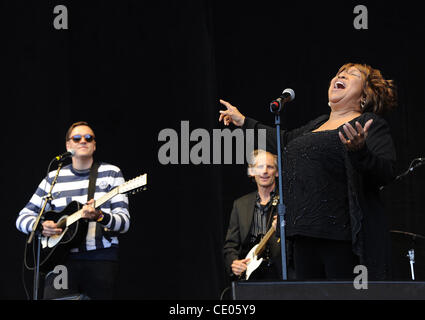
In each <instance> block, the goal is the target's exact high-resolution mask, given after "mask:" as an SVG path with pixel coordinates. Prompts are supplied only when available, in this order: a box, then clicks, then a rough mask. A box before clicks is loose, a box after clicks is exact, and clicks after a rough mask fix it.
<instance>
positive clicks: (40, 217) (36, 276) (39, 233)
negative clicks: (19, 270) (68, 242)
mask: <svg viewBox="0 0 425 320" xmlns="http://www.w3.org/2000/svg"><path fill="white" fill-rule="evenodd" d="M54 160H56V158H55V159H53V160H52V161H51V162H50V164H49V168H48V170H47V171H48V172H49V169H50V166H51V165H52V162H53V161H54ZM62 165H63V162H62V161H60V162H59V165H58V169H57V170H56V175H55V178H54V179H53V181H52V184H51V185H50V190H49V193H48V194H47V195H45V196H44V197H43V198H44V200H45V201H44V204H43V206H42V208H41V210H40V213H39V214H38V216H37V219H36V220H35V222H34V226H33V228H32V231H31V234H30V235H29V237H28V241H27V245H29V244H31V242H32V240H33V238H34V235H36V236H37V244H36V245H37V254H36V261H35V266H34V282H33V283H34V285H33V300H38V291H39V284H40V250H41V236H42V231H41V230H42V227H41V226H40V225H41V224H40V221H42V220H43V214H44V211H45V209H46V206H47V203H50V202H51V201H52V200H53V197H52V190H53V187H54V186H55V184H56V180H57V178H58V175H59V171H60V170H61V168H62ZM48 176H49V175H48V174H47V177H46V179H47V178H48Z"/></svg>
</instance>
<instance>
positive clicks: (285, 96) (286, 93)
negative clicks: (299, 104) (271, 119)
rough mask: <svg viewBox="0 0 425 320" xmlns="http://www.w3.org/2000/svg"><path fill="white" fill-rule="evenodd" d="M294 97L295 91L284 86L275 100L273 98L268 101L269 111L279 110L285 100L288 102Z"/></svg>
mask: <svg viewBox="0 0 425 320" xmlns="http://www.w3.org/2000/svg"><path fill="white" fill-rule="evenodd" d="M294 99H295V92H294V90H292V89H290V88H286V89H285V90H283V92H282V94H281V95H280V97H279V98H277V99H276V100H273V101H272V102H271V103H270V111H271V112H280V110H281V109H282V106H283V104H285V103H286V102H290V101H292V100H294Z"/></svg>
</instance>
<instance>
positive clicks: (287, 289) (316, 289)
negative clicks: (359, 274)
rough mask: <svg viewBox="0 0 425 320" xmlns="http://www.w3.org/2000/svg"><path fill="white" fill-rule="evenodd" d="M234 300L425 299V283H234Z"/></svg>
mask: <svg viewBox="0 0 425 320" xmlns="http://www.w3.org/2000/svg"><path fill="white" fill-rule="evenodd" d="M232 298H233V300H425V282H422V281H369V282H368V283H367V289H356V288H355V287H354V284H353V282H352V281H280V282H255V281H252V282H248V281H235V282H232Z"/></svg>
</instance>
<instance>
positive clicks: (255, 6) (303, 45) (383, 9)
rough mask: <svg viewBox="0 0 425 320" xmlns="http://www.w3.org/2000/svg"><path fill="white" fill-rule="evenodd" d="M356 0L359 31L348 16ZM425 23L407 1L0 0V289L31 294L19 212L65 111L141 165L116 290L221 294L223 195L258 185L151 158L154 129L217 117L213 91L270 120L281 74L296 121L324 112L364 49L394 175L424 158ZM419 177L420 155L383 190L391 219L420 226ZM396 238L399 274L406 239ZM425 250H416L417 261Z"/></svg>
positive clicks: (59, 138) (60, 131) (117, 156)
mask: <svg viewBox="0 0 425 320" xmlns="http://www.w3.org/2000/svg"><path fill="white" fill-rule="evenodd" d="M359 4H361V5H365V6H366V7H367V9H368V29H367V30H357V29H355V28H354V25H353V21H354V19H355V17H356V16H357V15H358V14H355V13H353V10H354V7H355V6H356V5H359ZM56 5H65V6H66V7H67V9H68V23H69V29H68V30H56V29H55V28H54V27H53V20H54V18H55V17H56V16H57V14H54V13H53V9H54V7H55V6H56ZM424 26H425V22H424V20H423V17H422V11H421V10H420V9H419V7H417V3H416V2H411V3H409V2H406V1H404V2H400V3H399V4H397V5H390V4H388V2H373V3H372V2H369V1H361V2H356V1H354V2H345V1H344V2H342V1H339V2H335V3H330V2H326V3H324V2H320V3H318V4H315V5H313V4H310V3H304V2H302V1H279V2H277V1H274V2H261V3H260V2H258V1H255V2H248V3H247V2H242V1H240V2H239V1H217V2H213V1H206V0H204V1H202V0H199V1H124V0H120V1H100V0H99V1H65V0H61V1H4V0H3V1H1V2H0V34H1V53H0V58H1V60H0V61H1V62H0V70H1V71H0V74H1V79H2V85H1V88H0V90H1V95H0V105H1V110H2V128H3V129H2V134H1V146H2V156H1V159H2V167H1V175H2V177H1V186H2V190H1V191H2V203H3V209H2V239H3V241H2V242H3V250H2V257H1V260H2V263H1V277H0V298H1V299H26V295H25V292H24V290H23V286H22V281H21V270H22V257H23V249H24V243H25V236H24V235H23V234H21V233H19V232H18V231H17V229H16V227H15V220H16V217H17V214H18V212H19V210H21V208H23V207H24V206H25V204H26V202H27V201H28V200H29V198H30V197H31V195H32V193H33V192H34V191H35V189H36V187H37V185H38V183H39V182H40V181H41V179H42V178H43V177H44V175H45V171H46V169H47V165H48V163H49V161H50V160H51V159H52V158H53V157H54V156H55V155H57V154H59V153H62V152H63V151H64V149H65V148H64V136H65V132H66V130H67V128H68V127H69V125H70V124H71V123H72V122H75V121H80V120H85V121H88V122H89V123H90V124H91V125H92V127H93V129H94V131H95V133H96V136H97V148H98V150H97V152H96V159H98V160H103V161H106V162H109V163H112V164H115V165H117V166H119V167H120V168H121V169H122V171H123V173H124V175H125V178H126V179H130V178H133V177H135V176H137V175H139V174H141V173H145V172H146V173H148V184H149V188H148V190H147V191H145V192H143V193H138V194H136V195H134V196H131V197H130V210H131V211H130V213H131V216H132V220H131V227H130V230H129V232H128V233H127V234H125V235H123V236H122V237H121V251H120V258H121V260H120V261H121V263H120V264H121V269H120V271H121V272H120V278H119V280H120V281H119V290H118V291H119V292H118V297H119V298H120V299H218V298H219V296H220V293H221V291H222V290H223V289H224V288H225V287H226V286H227V285H228V283H227V279H226V277H225V275H224V271H223V260H222V252H221V249H222V245H223V240H224V235H225V230H226V228H227V224H228V219H229V215H230V211H231V208H232V202H233V200H234V199H235V198H237V197H239V196H241V195H243V194H245V193H247V192H249V191H251V190H253V189H254V187H255V186H254V185H253V184H252V183H251V182H250V181H249V179H248V178H247V177H246V166H245V165H240V164H239V165H237V164H233V165H229V164H226V165H225V164H222V165H218V164H216V165H212V164H200V165H194V164H173V165H171V164H169V165H162V164H160V162H159V161H158V151H159V148H160V147H161V146H162V145H163V144H164V142H161V141H158V134H159V132H160V131H161V130H163V129H165V128H171V129H174V130H176V132H177V133H178V134H179V137H181V134H180V127H181V121H189V125H190V130H191V132H192V131H193V130H194V129H196V128H204V129H206V130H208V132H212V130H213V129H222V128H223V126H222V124H220V123H218V121H217V120H218V116H219V113H218V111H219V110H220V109H223V108H222V107H221V106H220V105H219V103H218V99H219V98H223V99H225V100H228V101H230V102H232V103H233V104H234V105H236V106H238V107H239V109H240V110H241V112H243V113H244V114H245V115H248V116H251V117H253V118H256V119H258V120H261V121H263V122H265V123H268V124H270V125H272V124H273V121H274V118H273V115H272V114H271V113H270V112H269V111H268V104H269V102H270V101H271V100H272V99H273V98H276V97H278V96H279V94H280V92H281V91H282V90H283V89H284V88H287V87H291V88H293V89H294V90H295V92H296V99H295V101H294V102H292V103H291V104H288V106H287V108H285V110H284V111H283V112H282V119H283V126H284V127H286V128H295V127H297V126H299V125H301V124H303V123H305V122H307V121H308V120H311V119H313V118H315V117H316V116H318V115H320V114H323V113H326V112H328V106H327V87H328V83H329V81H330V79H331V78H332V77H333V75H334V74H335V73H336V72H337V70H338V68H339V67H340V66H341V65H342V64H344V63H346V62H349V61H354V62H365V63H368V64H371V65H372V66H374V67H376V68H378V69H381V70H382V72H383V74H384V76H385V77H387V78H391V79H395V80H396V81H397V83H398V87H399V101H400V105H399V108H398V110H397V111H395V112H394V113H393V114H392V115H390V116H389V117H388V121H389V123H390V125H391V128H392V133H393V138H394V143H395V145H396V149H397V154H398V164H397V170H398V172H399V173H401V172H402V171H403V170H405V169H407V167H408V165H409V163H410V161H411V160H412V159H413V158H416V157H423V156H425V150H424V149H425V142H424V139H423V137H424V134H423V121H424V119H425V111H424V110H425V108H424V106H425V101H424V100H425V99H424V97H425V96H424V93H423V88H424V86H425V83H424V74H425V70H424V66H425V64H424V60H423V57H424V56H425V46H424V40H423V37H424ZM194 143H195V142H191V146H192V145H193V144H194ZM211 158H212V155H211ZM424 177H425V171H424V168H423V167H422V168H419V169H417V170H415V171H414V172H413V173H412V174H411V175H409V176H408V177H407V178H405V179H404V180H402V181H399V182H397V183H394V184H392V185H390V186H388V187H387V188H386V189H384V190H383V191H382V196H383V200H384V201H385V203H386V206H387V208H388V216H389V218H390V227H391V229H393V230H402V231H407V232H413V233H417V234H422V235H424V234H425V212H424V209H423V208H424V204H425V200H424V196H423V195H424V191H423V190H424V187H425V181H424ZM394 241H395V242H396V243H395V245H394V247H397V248H398V249H397V250H395V251H397V252H396V254H395V256H396V257H397V259H396V260H397V261H396V262H395V264H397V266H398V268H404V272H405V274H404V276H408V261H407V258H405V257H404V256H403V255H405V253H406V252H404V251H402V250H404V249H405V246H403V245H402V244H400V243H401V241H403V240H402V239H395V240H394ZM399 249H400V250H399ZM399 251H400V252H399ZM423 259H425V254H423V253H422V251H420V252H419V251H418V255H417V266H418V267H420V265H421V264H422V265H423V264H424V261H422V260H423ZM400 266H402V267H400ZM422 269H424V268H422ZM421 273H422V274H421ZM420 277H422V280H424V278H423V271H419V273H418V278H420ZM29 290H30V291H31V288H29Z"/></svg>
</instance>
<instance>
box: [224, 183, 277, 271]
mask: <svg viewBox="0 0 425 320" xmlns="http://www.w3.org/2000/svg"><path fill="white" fill-rule="evenodd" d="M256 195H257V192H256V191H254V192H251V193H249V194H247V195H244V196H242V197H240V198H239V199H236V200H235V201H234V202H233V209H232V213H231V215H230V221H229V227H228V229H227V234H226V239H225V241H224V246H223V254H224V263H225V268H226V273H227V274H228V275H231V274H232V268H231V265H232V262H233V260H239V259H243V258H245V257H244V256H241V253H242V249H243V247H244V245H246V243H247V242H248V241H249V239H248V236H249V231H250V229H251V224H252V220H253V217H254V208H255V202H256V198H257V197H256ZM273 214H276V212H274V213H273ZM276 240H277V237H276V234H275V235H273V236H272V238H271V239H270V240H269V244H270V250H271V253H272V256H273V257H274V256H276V255H278V254H279V250H280V246H279V245H278V244H277V242H276Z"/></svg>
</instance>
